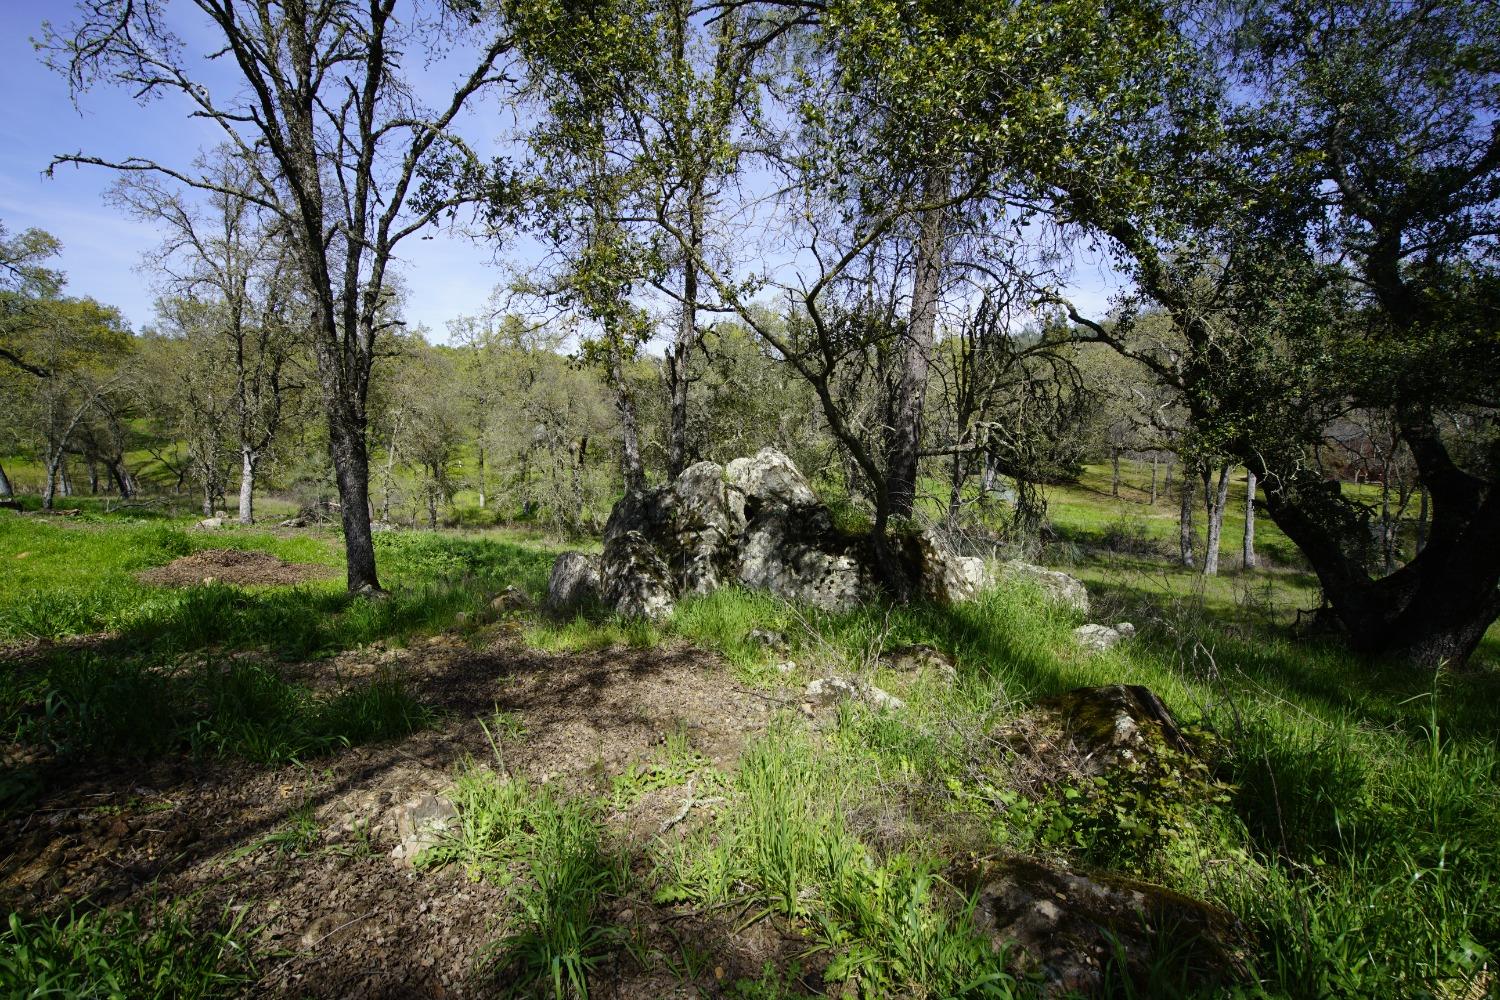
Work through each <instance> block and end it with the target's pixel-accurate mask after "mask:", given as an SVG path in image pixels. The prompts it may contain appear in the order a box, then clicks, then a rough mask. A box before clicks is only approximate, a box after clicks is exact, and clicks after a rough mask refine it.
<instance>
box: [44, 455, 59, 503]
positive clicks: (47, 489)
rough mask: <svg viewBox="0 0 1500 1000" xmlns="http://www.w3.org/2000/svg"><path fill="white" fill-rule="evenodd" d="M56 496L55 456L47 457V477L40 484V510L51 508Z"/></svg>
mask: <svg viewBox="0 0 1500 1000" xmlns="http://www.w3.org/2000/svg"><path fill="white" fill-rule="evenodd" d="M56 496H57V456H55V455H53V456H49V457H48V459H47V478H46V481H45V482H44V483H43V484H42V510H51V509H52V504H53V499H54V498H55V497H56Z"/></svg>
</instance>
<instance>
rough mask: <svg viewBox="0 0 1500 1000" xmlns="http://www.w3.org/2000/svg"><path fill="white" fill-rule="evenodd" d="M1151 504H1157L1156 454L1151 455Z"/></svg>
mask: <svg viewBox="0 0 1500 1000" xmlns="http://www.w3.org/2000/svg"><path fill="white" fill-rule="evenodd" d="M1151 506H1153V507H1155V506H1156V455H1155V454H1153V455H1152V456H1151Z"/></svg>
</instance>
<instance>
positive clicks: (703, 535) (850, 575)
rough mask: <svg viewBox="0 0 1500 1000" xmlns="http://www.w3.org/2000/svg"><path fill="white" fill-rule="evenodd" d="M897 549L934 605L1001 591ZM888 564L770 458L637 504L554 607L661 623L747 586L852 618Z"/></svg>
mask: <svg viewBox="0 0 1500 1000" xmlns="http://www.w3.org/2000/svg"><path fill="white" fill-rule="evenodd" d="M891 547H892V548H893V549H894V550H895V553H896V559H897V560H898V561H899V563H900V564H901V565H902V566H903V567H904V569H905V570H906V571H907V572H909V574H910V576H911V579H912V580H913V581H915V583H916V585H917V587H918V589H919V590H920V591H921V593H922V595H923V596H924V597H926V598H927V599H929V600H933V601H937V602H940V603H950V602H955V601H964V600H969V599H970V598H972V597H974V596H975V595H977V594H978V593H979V592H981V591H982V590H984V589H986V588H987V587H989V586H991V585H992V584H993V583H994V580H993V579H992V577H991V574H990V572H989V570H988V568H987V567H986V565H985V562H984V560H983V559H980V558H977V557H975V556H965V555H960V554H959V553H957V552H955V551H954V550H953V549H952V548H951V547H950V546H949V545H948V544H947V543H946V542H945V541H944V540H943V539H942V538H941V537H940V536H939V535H937V534H936V533H935V532H933V531H931V530H908V531H905V532H902V533H900V534H897V535H896V536H894V537H893V538H892V539H891ZM880 564H881V563H880V560H879V558H878V557H877V553H876V551H875V546H874V544H873V542H872V540H871V539H870V537H869V536H868V535H863V534H854V533H850V532H847V531H844V530H842V529H841V528H839V526H838V525H836V524H835V523H834V519H833V515H832V513H831V512H830V511H829V509H828V508H827V506H825V505H824V504H822V503H821V502H819V500H818V499H817V497H816V496H815V495H814V494H813V491H812V489H811V488H810V487H809V486H808V484H807V481H806V480H805V479H804V478H803V477H802V474H801V473H800V472H798V471H797V467H796V466H795V465H794V464H792V461H791V459H789V458H787V457H786V456H785V455H783V454H781V453H780V452H778V451H775V450H774V449H770V448H767V449H765V450H763V451H761V452H760V453H758V454H756V455H755V456H753V457H750V458H738V459H735V460H734V461H732V462H730V463H729V464H728V465H727V466H720V465H717V464H715V463H713V462H699V463H698V464H696V465H694V466H692V467H690V468H688V469H687V470H686V471H684V472H683V473H682V475H681V476H679V477H678V478H677V480H676V481H675V482H673V483H671V484H669V485H666V486H662V487H658V488H655V489H648V490H643V491H640V492H637V493H631V494H627V495H626V496H625V497H624V498H623V499H622V500H621V501H620V502H619V503H617V504H616V505H615V508H614V510H613V511H612V512H611V514H610V518H609V522H608V524H607V525H606V526H605V529H604V552H603V554H602V555H599V556H592V555H588V554H585V553H580V552H569V553H564V554H563V555H561V556H559V557H558V559H557V562H556V563H555V564H554V566H553V572H552V579H551V581H550V583H549V585H548V606H549V607H550V608H551V609H552V610H553V611H555V612H558V613H562V614H567V613H571V612H573V611H575V610H577V609H578V608H580V607H584V606H586V605H588V604H589V603H599V604H603V605H604V606H606V607H608V608H610V609H612V610H614V611H615V612H617V613H619V614H622V615H626V616H630V617H645V618H661V617H664V616H666V615H667V614H669V613H670V612H671V610H672V606H673V604H674V602H675V601H676V599H677V598H678V597H680V596H682V595H686V594H706V593H710V592H712V591H714V590H716V589H718V588H719V587H722V586H726V585H730V584H739V585H742V586H746V587H754V588H757V589H760V590H766V591H769V592H770V593H772V594H775V595H776V596H777V597H781V598H784V599H786V600H789V601H796V602H799V603H803V604H809V605H812V606H814V607H818V608H823V609H825V610H829V611H847V610H850V609H852V608H854V607H856V606H858V605H860V604H862V603H864V602H866V601H868V600H870V599H872V598H873V597H875V596H876V594H877V593H878V592H879V590H880V584H881V572H880V568H879V567H880ZM1026 571H1034V572H1026ZM1003 575H1005V576H1007V577H1016V576H1024V577H1027V578H1030V579H1035V580H1037V581H1038V582H1041V583H1043V584H1044V585H1045V586H1046V587H1047V589H1048V590H1049V592H1051V591H1055V592H1056V593H1057V594H1058V595H1059V596H1060V597H1061V598H1062V599H1063V600H1065V601H1066V602H1067V603H1070V604H1072V605H1074V606H1075V607H1080V608H1082V609H1084V610H1086V609H1087V600H1088V597H1087V593H1086V592H1085V591H1084V590H1083V586H1082V584H1079V583H1078V582H1077V581H1076V580H1073V579H1072V578H1071V577H1065V576H1064V575H1063V574H1060V573H1053V572H1051V571H1048V570H1041V569H1038V568H1036V567H1025V566H1024V564H1007V566H1006V568H1005V570H1004V573H1003ZM1054 578H1062V579H1061V580H1059V579H1054Z"/></svg>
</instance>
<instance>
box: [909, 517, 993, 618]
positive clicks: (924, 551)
mask: <svg viewBox="0 0 1500 1000" xmlns="http://www.w3.org/2000/svg"><path fill="white" fill-rule="evenodd" d="M911 544H912V546H913V548H914V549H915V555H916V563H917V567H918V569H917V572H918V579H920V580H921V583H922V596H924V597H926V598H927V599H928V600H929V601H935V602H936V603H938V604H959V603H961V602H963V601H972V600H973V599H974V598H976V597H978V596H979V594H980V593H981V592H983V591H985V590H988V589H989V588H990V587H992V586H994V584H995V580H994V577H993V576H992V575H991V574H990V571H989V567H988V565H986V563H985V561H984V560H983V559H981V558H980V557H979V556H965V555H959V554H958V553H957V552H955V551H954V550H953V547H952V546H950V545H949V544H948V543H947V541H945V540H944V539H943V537H942V536H941V535H939V534H938V533H937V532H935V531H933V530H932V529H931V528H926V529H924V530H922V531H919V532H917V533H916V534H915V535H914V536H912V539H911Z"/></svg>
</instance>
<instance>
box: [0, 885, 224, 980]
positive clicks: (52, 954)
mask: <svg viewBox="0 0 1500 1000" xmlns="http://www.w3.org/2000/svg"><path fill="white" fill-rule="evenodd" d="M248 945H249V941H248V939H247V935H246V934H245V933H244V932H243V929H242V928H241V927H240V926H239V925H238V923H237V921H235V920H228V921H227V922H224V923H221V924H220V925H219V926H211V927H207V928H204V927H195V926H193V923H192V922H191V921H190V919H189V916H188V914H187V913H186V912H184V911H183V910H181V909H180V908H167V909H165V910H163V911H161V912H160V913H158V914H156V915H155V916H154V917H152V918H151V919H149V920H147V919H144V918H142V917H141V916H140V915H138V914H137V913H135V912H133V911H129V910H126V911H121V912H108V911H98V912H91V913H69V914H67V915H65V916H61V917H55V918H45V917H39V918H30V919H28V918H26V917H24V916H22V915H21V914H19V913H12V914H11V915H10V917H9V920H8V923H7V925H6V927H5V929H4V930H3V931H0V994H3V995H4V996H7V997H15V998H17V1000H32V998H37V1000H40V998H43V997H55V998H69V1000H71V998H78V1000H84V998H95V997H110V998H114V997H119V998H127V997H128V998H131V1000H136V998H140V1000H200V998H202V1000H206V998H210V997H224V996H232V995H234V994H236V993H238V992H239V991H240V990H241V989H243V988H244V987H245V986H246V985H248V984H249V983H250V982H251V981H252V980H253V979H254V974H253V973H254V968H253V966H252V965H251V963H250V955H249V951H248Z"/></svg>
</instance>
